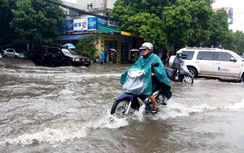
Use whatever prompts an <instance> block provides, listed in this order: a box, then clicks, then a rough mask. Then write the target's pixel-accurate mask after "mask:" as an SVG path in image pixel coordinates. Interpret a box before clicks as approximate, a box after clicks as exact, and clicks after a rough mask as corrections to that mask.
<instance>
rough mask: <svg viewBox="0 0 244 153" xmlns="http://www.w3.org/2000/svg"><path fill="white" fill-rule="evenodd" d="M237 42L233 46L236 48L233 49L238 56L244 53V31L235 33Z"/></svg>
mask: <svg viewBox="0 0 244 153" xmlns="http://www.w3.org/2000/svg"><path fill="white" fill-rule="evenodd" d="M234 38H235V41H234V43H233V44H232V46H234V47H235V48H234V49H233V50H234V51H235V52H236V53H238V54H243V53H244V33H243V32H242V31H238V30H237V31H236V32H235V33H234Z"/></svg>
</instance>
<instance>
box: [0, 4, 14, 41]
mask: <svg viewBox="0 0 244 153" xmlns="http://www.w3.org/2000/svg"><path fill="white" fill-rule="evenodd" d="M12 9H16V3H15V0H0V45H1V44H6V43H11V40H13V39H15V36H16V34H15V32H14V31H13V30H12V29H11V28H10V26H9V23H10V22H11V21H12V19H13V13H12V12H11V11H12Z"/></svg>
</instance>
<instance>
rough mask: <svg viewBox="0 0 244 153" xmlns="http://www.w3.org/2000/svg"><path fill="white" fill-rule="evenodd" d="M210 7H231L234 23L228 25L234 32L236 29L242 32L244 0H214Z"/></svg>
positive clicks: (243, 26)
mask: <svg viewBox="0 0 244 153" xmlns="http://www.w3.org/2000/svg"><path fill="white" fill-rule="evenodd" d="M212 7H213V8H219V7H232V8H233V19H234V23H233V24H231V25H229V28H230V29H232V30H233V31H234V32H235V31H236V30H239V31H243V32H244V0H216V2H215V3H214V4H212Z"/></svg>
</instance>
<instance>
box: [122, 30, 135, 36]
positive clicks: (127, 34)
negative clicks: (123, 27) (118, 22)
mask: <svg viewBox="0 0 244 153" xmlns="http://www.w3.org/2000/svg"><path fill="white" fill-rule="evenodd" d="M120 34H121V35H123V36H130V37H132V36H134V35H133V34H132V33H130V32H126V31H121V33H120Z"/></svg>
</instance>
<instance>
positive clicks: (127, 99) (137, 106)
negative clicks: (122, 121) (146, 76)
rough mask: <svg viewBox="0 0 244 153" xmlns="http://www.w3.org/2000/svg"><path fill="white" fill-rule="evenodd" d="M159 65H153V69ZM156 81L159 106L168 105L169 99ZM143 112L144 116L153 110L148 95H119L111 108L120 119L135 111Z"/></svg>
mask: <svg viewBox="0 0 244 153" xmlns="http://www.w3.org/2000/svg"><path fill="white" fill-rule="evenodd" d="M158 65H159V64H158V63H153V64H152V69H153V67H156V66H158ZM154 79H155V81H154V82H153V83H154V84H153V86H154V88H153V95H154V96H155V98H156V101H157V103H158V105H159V106H160V105H166V104H167V103H166V102H167V98H166V97H165V96H164V95H163V93H162V89H161V88H160V87H159V86H157V85H158V84H159V83H158V82H157V80H156V77H155V78H154ZM139 110H142V111H143V112H142V113H143V114H145V113H148V112H151V111H152V110H153V103H152V101H151V100H150V99H149V98H148V96H146V95H135V94H133V93H130V92H122V93H121V95H119V96H118V97H117V98H116V99H115V102H114V104H113V106H112V108H111V112H110V114H111V115H115V116H116V117H118V118H123V117H126V116H130V115H132V114H133V113H134V111H139Z"/></svg>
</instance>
